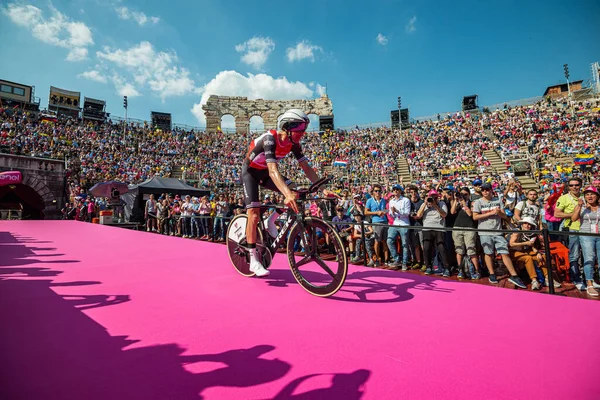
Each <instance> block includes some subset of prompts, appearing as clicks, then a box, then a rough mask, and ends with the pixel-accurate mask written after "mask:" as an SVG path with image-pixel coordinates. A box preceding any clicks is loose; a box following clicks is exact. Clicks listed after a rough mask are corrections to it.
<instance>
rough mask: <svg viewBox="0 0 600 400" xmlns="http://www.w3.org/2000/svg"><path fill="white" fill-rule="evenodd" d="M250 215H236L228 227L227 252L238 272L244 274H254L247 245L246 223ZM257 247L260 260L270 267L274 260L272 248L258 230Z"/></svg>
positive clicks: (266, 266)
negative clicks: (269, 247)
mask: <svg viewBox="0 0 600 400" xmlns="http://www.w3.org/2000/svg"><path fill="white" fill-rule="evenodd" d="M247 223H248V217H247V216H246V215H244V214H242V215H238V216H236V217H235V218H234V219H232V220H231V222H230V223H229V227H228V228H227V252H228V253H229V259H230V260H231V264H232V265H233V266H234V268H235V269H236V271H237V272H239V273H240V274H242V275H244V276H254V272H252V271H250V256H249V254H248V248H247V247H246V244H247V242H246V224H247ZM256 249H257V253H258V256H259V258H260V259H259V261H261V263H262V264H263V266H264V267H265V268H269V266H270V265H271V262H272V261H273V256H272V255H271V252H270V250H269V249H268V248H267V247H266V246H265V245H264V242H263V236H262V231H261V230H260V229H257V231H256Z"/></svg>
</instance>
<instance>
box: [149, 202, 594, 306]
mask: <svg viewBox="0 0 600 400" xmlns="http://www.w3.org/2000/svg"><path fill="white" fill-rule="evenodd" d="M281 207H283V206H282V205H278V204H274V205H273V208H281ZM234 217H235V215H234V216H229V217H216V218H220V219H221V220H222V221H223V222H222V224H221V223H217V222H216V221H215V216H208V215H195V216H186V217H183V216H175V217H169V218H165V219H162V221H163V222H162V224H160V221H159V220H160V219H159V218H156V217H152V218H156V219H157V224H159V226H162V227H163V228H166V232H161V233H166V234H178V233H179V234H181V235H184V236H190V235H191V236H198V237H200V233H201V232H202V233H203V234H204V235H203V236H209V237H211V239H212V240H214V239H215V237H214V234H215V233H216V232H217V230H219V231H220V232H219V233H220V235H219V236H221V237H225V236H226V232H227V223H228V221H230V220H231V219H233V218H234ZM204 221H206V222H204ZM279 221H283V219H282V218H280V219H279ZM326 223H328V224H330V225H332V226H336V225H346V226H357V225H358V226H360V227H361V243H360V245H361V246H363V248H362V249H361V250H362V255H363V257H361V258H362V260H363V265H366V264H367V260H369V259H370V254H372V252H373V249H372V248H369V249H367V247H366V246H367V245H370V244H368V243H370V242H371V241H372V240H373V239H372V238H367V237H366V236H365V232H366V229H365V227H367V226H371V227H384V228H398V229H406V230H408V231H409V232H410V231H417V232H423V231H443V232H455V231H457V232H476V233H478V234H479V233H493V234H501V235H503V236H505V235H507V234H514V233H523V232H526V233H528V234H531V235H541V236H542V240H543V246H540V247H542V248H543V250H540V251H543V260H542V261H536V264H537V266H538V267H542V265H543V266H544V267H545V268H546V269H547V271H548V275H547V278H548V282H546V283H547V285H548V291H549V292H550V294H555V288H554V274H555V273H556V274H557V276H558V272H559V270H562V271H563V272H565V273H566V274H569V275H567V276H570V274H571V273H572V270H571V268H570V265H568V266H566V265H559V264H558V263H559V261H560V260H562V262H564V263H569V260H568V257H567V258H566V259H564V256H562V255H561V254H562V253H561V251H563V252H564V249H566V247H564V246H563V250H561V249H560V247H559V246H558V247H559V248H558V249H556V248H555V250H554V253H553V250H552V248H551V247H552V246H551V244H554V243H556V241H555V242H551V240H552V239H556V238H557V237H559V236H567V237H569V236H577V237H600V235H599V234H592V233H582V232H577V231H571V232H563V231H550V230H548V229H547V228H543V229H541V230H527V231H523V230H516V229H499V230H486V229H471V228H460V227H456V228H448V227H443V228H441V227H424V226H400V225H389V224H384V223H371V222H365V221H360V222H356V221H340V222H333V221H328V220H326ZM188 224H189V225H188ZM194 226H195V228H196V229H194ZM217 228H218V229H217ZM194 233H197V234H198V235H193V234H194ZM409 238H410V236H409ZM396 240H397V241H398V240H400V241H401V235H399V237H398V238H397V239H396ZM410 240H411V239H409V241H410ZM419 240H420V243H419V246H422V240H421V239H420V238H419ZM506 240H507V242H510V238H508V239H506ZM398 244H399V243H398V242H395V243H394V245H398ZM411 245H413V247H414V245H415V243H411ZM411 251H412V252H414V250H411ZM435 251H436V250H435V248H434V252H435ZM446 251H448V249H446ZM398 255H399V256H402V254H401V251H399V252H398ZM452 255H454V254H448V257H450V256H452ZM481 255H482V254H478V256H481ZM367 256H369V257H367ZM509 256H511V255H509ZM464 257H465V258H468V256H467V255H465V256H464ZM421 259H422V258H421ZM432 259H435V253H434V255H433V257H432ZM511 260H512V258H511ZM553 261H554V264H555V266H556V268H555V266H553ZM479 265H480V271H485V270H486V269H487V268H486V264H485V260H481V262H480V264H479ZM513 266H514V268H515V270H517V269H518V265H517V263H516V262H515V263H514V265H513ZM559 267H560V268H559ZM580 273H581V271H580ZM517 274H518V271H517ZM582 276H583V275H582ZM592 279H593V277H588V276H585V280H592Z"/></svg>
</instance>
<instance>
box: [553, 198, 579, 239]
mask: <svg viewBox="0 0 600 400" xmlns="http://www.w3.org/2000/svg"><path fill="white" fill-rule="evenodd" d="M578 200H579V199H578V198H577V197H573V196H572V195H571V194H570V193H567V194H563V195H562V196H560V197H559V198H558V201H557V202H556V209H557V210H560V211H562V212H564V213H565V214H571V213H572V212H573V210H575V207H576V206H577V201H578ZM564 226H565V228H569V229H570V230H572V231H578V230H579V227H580V226H581V222H580V221H575V222H573V221H571V219H570V218H565V223H564Z"/></svg>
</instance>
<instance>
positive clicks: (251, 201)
mask: <svg viewBox="0 0 600 400" xmlns="http://www.w3.org/2000/svg"><path fill="white" fill-rule="evenodd" d="M282 178H283V181H284V182H285V184H286V185H290V184H291V183H292V181H291V180H289V179H288V178H286V177H282ZM242 184H243V185H244V201H245V203H246V208H258V207H260V206H261V205H262V203H261V201H260V197H259V195H260V194H259V192H258V187H259V186H262V187H264V188H265V189H269V190H272V191H274V192H278V193H280V192H279V189H277V186H276V185H275V182H273V180H272V179H271V177H270V176H269V170H268V169H256V168H252V167H250V166H249V165H248V163H246V162H244V164H243V166H242Z"/></svg>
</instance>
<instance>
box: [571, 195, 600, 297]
mask: <svg viewBox="0 0 600 400" xmlns="http://www.w3.org/2000/svg"><path fill="white" fill-rule="evenodd" d="M583 196H584V198H585V200H584V199H582V198H579V199H578V201H577V206H575V210H573V215H572V217H571V220H572V221H573V222H579V223H580V224H581V225H580V228H579V231H580V232H581V233H595V234H598V233H600V229H599V224H600V209H599V208H598V199H600V194H599V193H598V189H596V188H595V187H594V186H589V187H588V188H587V189H585V191H584V192H583ZM569 239H570V237H569ZM579 241H580V243H581V248H582V250H583V272H584V274H585V279H586V284H587V285H586V291H587V294H589V295H590V296H593V297H598V295H599V293H598V289H599V288H600V285H598V284H597V283H596V282H594V265H595V264H596V263H597V262H598V260H600V236H581V237H580V238H579Z"/></svg>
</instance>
